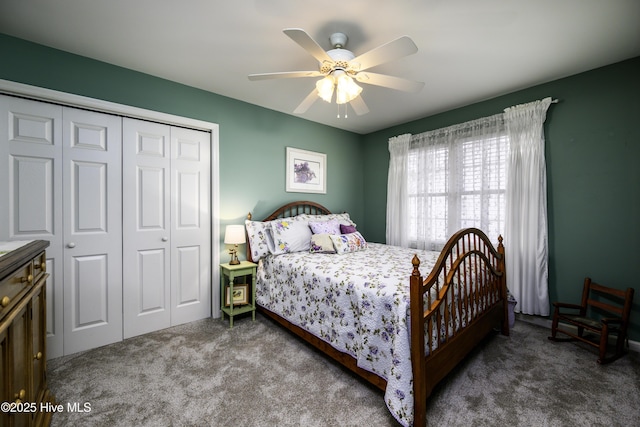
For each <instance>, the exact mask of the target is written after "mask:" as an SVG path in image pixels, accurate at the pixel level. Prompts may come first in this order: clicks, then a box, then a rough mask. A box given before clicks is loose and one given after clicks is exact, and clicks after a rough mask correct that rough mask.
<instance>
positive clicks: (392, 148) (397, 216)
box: [386, 134, 411, 247]
mask: <svg viewBox="0 0 640 427" xmlns="http://www.w3.org/2000/svg"><path fill="white" fill-rule="evenodd" d="M410 142H411V134H404V135H400V136H395V137H393V138H390V139H389V153H391V158H390V160H389V178H388V180H387V235H386V237H387V244H388V245H394V246H404V247H407V246H409V233H408V229H407V226H408V222H407V221H406V219H405V218H406V217H407V215H408V213H409V212H408V211H407V208H408V205H409V200H408V198H407V173H408V168H407V166H408V156H409V144H410Z"/></svg>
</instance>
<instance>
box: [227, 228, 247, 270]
mask: <svg viewBox="0 0 640 427" xmlns="http://www.w3.org/2000/svg"><path fill="white" fill-rule="evenodd" d="M245 242H246V240H245V233H244V226H243V225H227V228H226V229H225V231H224V243H225V244H227V245H234V247H233V248H231V249H229V254H230V255H231V261H229V265H238V264H240V261H238V245H241V244H243V243H245Z"/></svg>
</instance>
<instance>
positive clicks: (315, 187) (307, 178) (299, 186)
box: [286, 147, 327, 194]
mask: <svg viewBox="0 0 640 427" xmlns="http://www.w3.org/2000/svg"><path fill="white" fill-rule="evenodd" d="M286 191H287V192H293V193H320V194H326V193H327V155H326V154H323V153H317V152H315V151H307V150H301V149H299V148H293V147H287V159H286Z"/></svg>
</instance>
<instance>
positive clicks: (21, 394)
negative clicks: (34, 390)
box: [15, 389, 27, 403]
mask: <svg viewBox="0 0 640 427" xmlns="http://www.w3.org/2000/svg"><path fill="white" fill-rule="evenodd" d="M25 397H27V391H26V390H25V389H21V390H20V391H19V392H18V393H16V394H15V398H16V401H15V402H16V403H22V401H23V400H24V398H25Z"/></svg>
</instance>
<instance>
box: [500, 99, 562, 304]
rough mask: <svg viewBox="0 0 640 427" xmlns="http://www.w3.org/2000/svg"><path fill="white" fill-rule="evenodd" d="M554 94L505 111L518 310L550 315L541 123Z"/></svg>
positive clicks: (511, 260)
mask: <svg viewBox="0 0 640 427" xmlns="http://www.w3.org/2000/svg"><path fill="white" fill-rule="evenodd" d="M550 104H551V98H545V99H543V100H541V101H535V102H531V103H529V104H524V105H517V106H515V107H511V108H507V109H505V113H504V118H505V124H506V127H507V130H508V134H509V142H510V155H509V165H508V171H509V172H508V174H509V175H508V179H507V194H506V201H507V207H506V209H507V212H506V228H505V236H504V237H505V250H506V254H505V256H506V268H507V283H508V285H509V290H510V291H511V293H512V294H513V296H514V297H515V299H516V300H517V301H518V305H517V306H516V311H519V312H522V313H525V314H535V315H542V316H548V315H549V292H548V237H547V174H546V165H545V155H544V129H543V124H544V121H545V118H546V112H547V109H548V108H549V105H550Z"/></svg>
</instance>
